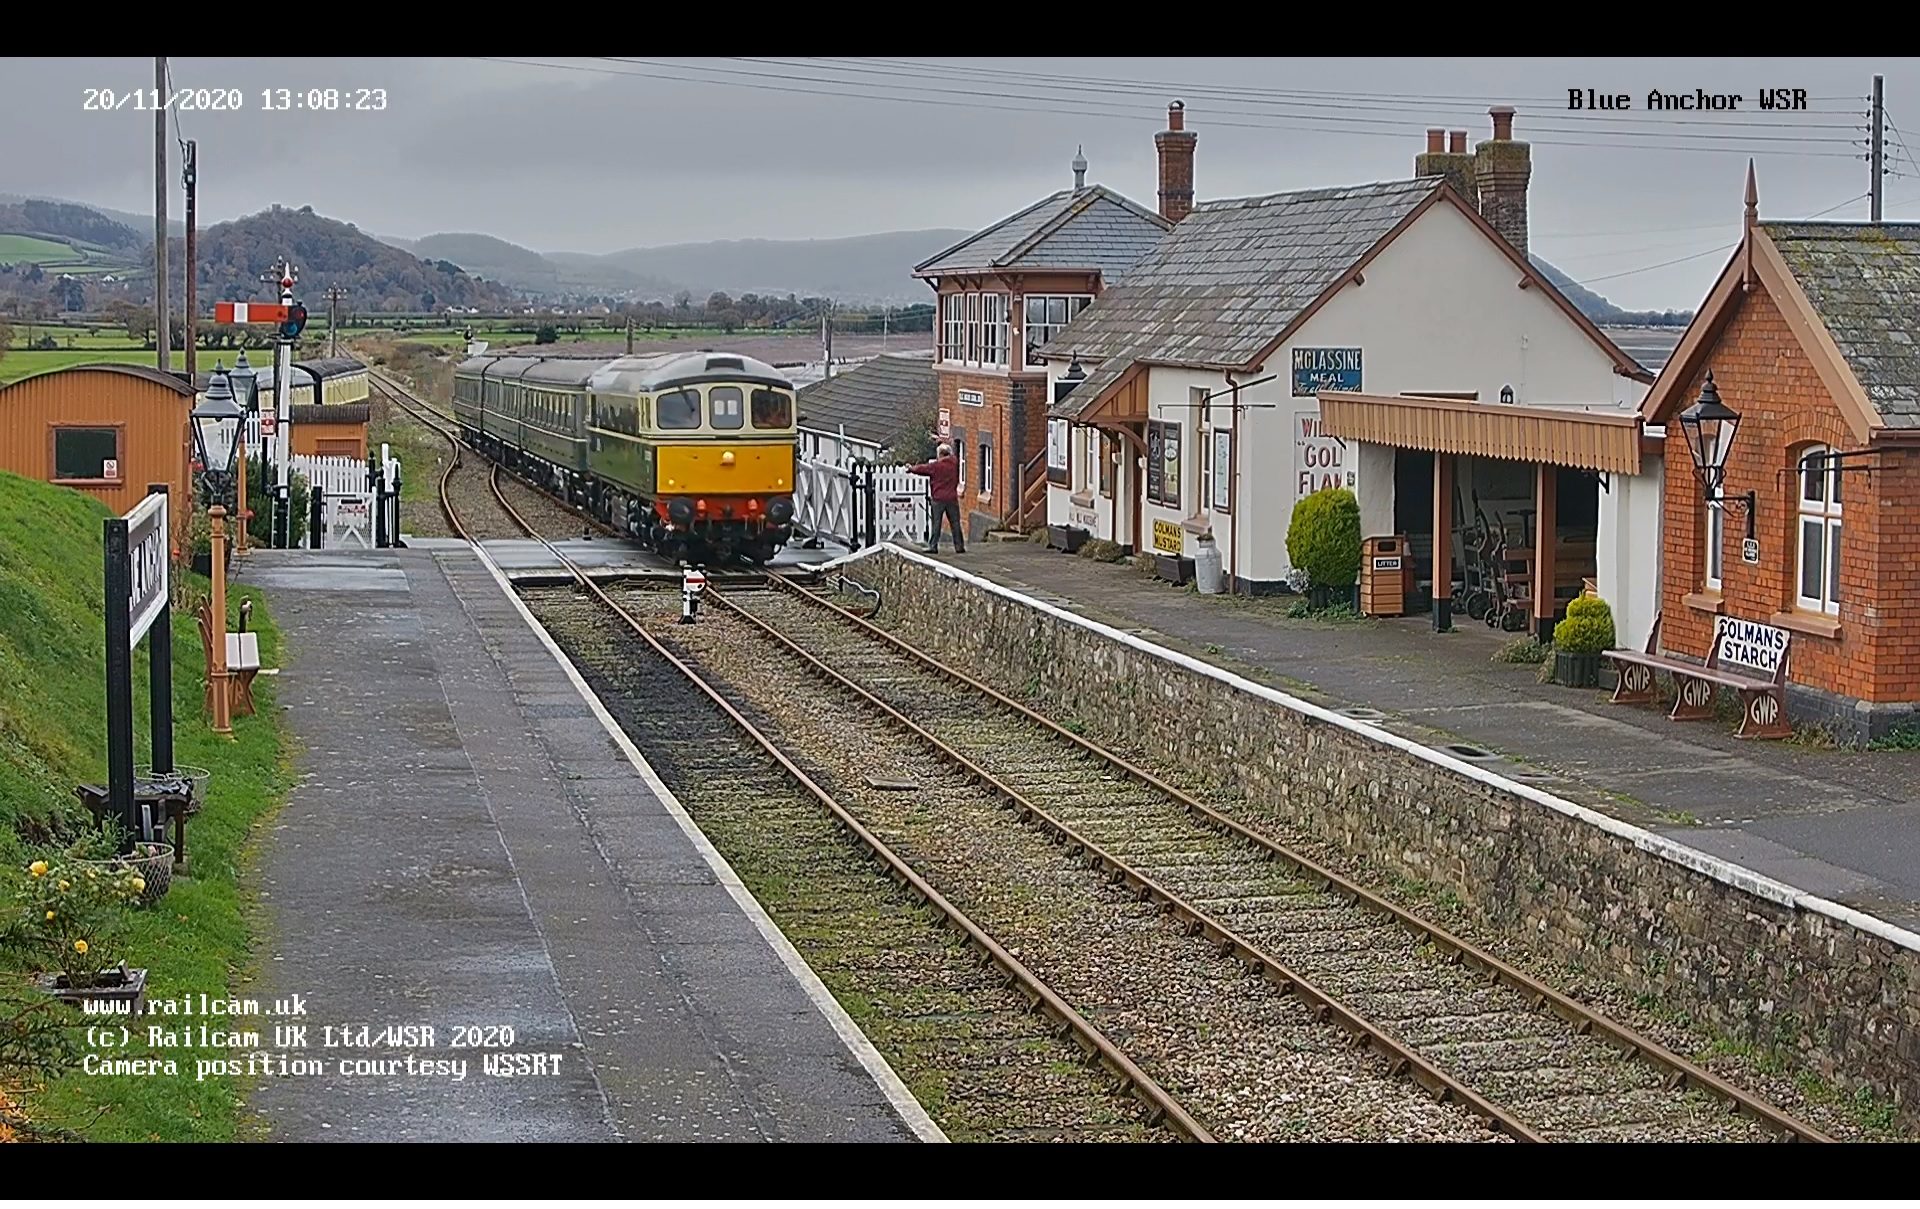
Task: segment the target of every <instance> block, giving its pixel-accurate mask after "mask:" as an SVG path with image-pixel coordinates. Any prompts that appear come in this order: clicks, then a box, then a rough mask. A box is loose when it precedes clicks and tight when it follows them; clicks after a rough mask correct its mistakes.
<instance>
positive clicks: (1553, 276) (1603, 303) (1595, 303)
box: [1527, 256, 1693, 327]
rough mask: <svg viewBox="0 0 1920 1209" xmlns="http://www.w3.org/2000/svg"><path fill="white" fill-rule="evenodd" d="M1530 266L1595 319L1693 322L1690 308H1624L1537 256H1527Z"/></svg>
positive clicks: (1649, 323)
mask: <svg viewBox="0 0 1920 1209" xmlns="http://www.w3.org/2000/svg"><path fill="white" fill-rule="evenodd" d="M1527 259H1528V260H1531V261H1532V262H1533V267H1534V268H1536V269H1539V270H1540V274H1541V276H1543V277H1545V278H1546V279H1547V280H1548V281H1551V282H1552V283H1553V284H1554V286H1555V287H1556V288H1557V289H1559V291H1560V292H1561V293H1562V294H1565V295H1566V296H1567V301H1569V302H1571V303H1573V305H1575V306H1577V307H1579V308H1580V313H1581V314H1583V315H1585V316H1586V317H1587V318H1589V319H1591V320H1593V321H1594V322H1595V323H1613V324H1619V325H1623V326H1632V325H1640V326H1645V327H1685V326H1686V325H1687V324H1689V323H1692V322H1693V312H1692V311H1628V310H1622V309H1621V308H1619V307H1617V306H1615V305H1613V304H1612V303H1611V302H1608V301H1607V300H1606V299H1605V298H1603V297H1602V296H1600V295H1599V294H1596V293H1594V292H1593V291H1592V290H1590V289H1588V288H1587V287H1585V286H1583V285H1581V284H1580V283H1579V282H1577V281H1575V280H1574V279H1573V278H1571V277H1569V276H1567V275H1566V274H1565V273H1562V272H1561V271H1560V270H1559V269H1556V268H1554V267H1553V266H1552V265H1550V264H1548V263H1547V262H1546V261H1544V260H1542V259H1540V258H1539V257H1538V256H1528V257H1527Z"/></svg>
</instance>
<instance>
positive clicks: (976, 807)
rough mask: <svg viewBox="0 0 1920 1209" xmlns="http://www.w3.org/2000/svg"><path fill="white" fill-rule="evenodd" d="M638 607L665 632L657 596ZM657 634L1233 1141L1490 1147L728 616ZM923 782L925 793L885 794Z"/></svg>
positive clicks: (1370, 1058) (1470, 1122)
mask: <svg viewBox="0 0 1920 1209" xmlns="http://www.w3.org/2000/svg"><path fill="white" fill-rule="evenodd" d="M633 607H634V609H635V611H636V615H637V616H642V618H643V620H645V619H646V614H647V613H648V612H651V614H653V615H654V616H656V617H658V618H659V620H661V621H662V622H663V623H664V622H665V621H666V620H667V615H666V614H665V610H663V609H662V608H661V606H660V603H659V602H658V601H657V600H654V601H651V602H649V601H648V600H647V599H646V597H644V596H641V595H638V594H636V595H635V596H634V597H633ZM659 636H660V637H661V638H662V640H663V641H666V642H668V643H669V644H670V645H671V646H674V647H676V648H677V653H680V654H682V657H684V658H687V659H688V660H689V662H692V663H694V664H695V665H696V666H698V667H700V668H701V670H702V674H705V675H709V676H711V677H712V678H714V679H716V680H717V681H719V682H721V683H722V684H723V685H724V687H723V689H722V691H724V692H729V693H730V694H734V695H735V696H737V701H736V704H738V705H740V706H741V707H743V712H748V713H749V716H752V717H754V718H755V722H756V724H757V725H760V726H762V728H763V729H764V730H766V731H767V733H768V734H769V735H770V736H776V737H777V738H776V741H778V742H780V743H781V744H782V746H783V748H784V749H785V750H787V751H788V752H789V754H790V755H791V756H792V757H793V758H794V759H795V760H796V761H797V762H799V763H800V764H801V765H802V766H803V767H806V768H807V769H808V772H809V774H810V775H814V776H816V777H817V779H819V780H820V781H821V783H822V784H824V785H827V786H828V787H829V788H830V791H831V792H833V793H834V794H835V796H836V797H837V798H839V800H840V801H841V802H842V803H843V804H844V805H845V806H846V807H847V808H848V809H849V810H851V811H852V812H853V813H854V814H856V815H857V816H858V817H860V818H861V820H862V822H863V823H865V824H866V825H867V826H869V827H871V828H873V829H874V830H875V831H876V832H877V833H878V834H879V835H880V836H881V838H882V839H883V840H885V842H887V843H888V844H889V845H890V846H893V847H894V848H895V850H896V851H898V852H900V853H901V854H902V855H903V856H904V857H905V858H906V859H908V860H910V861H911V862H912V863H913V865H914V867H915V868H916V869H917V870H919V871H920V873H921V874H922V876H924V877H926V878H927V879H928V880H929V881H930V882H932V883H933V884H934V885H935V886H936V887H938V888H939V889H940V890H941V892H942V893H944V894H946V895H947V896H948V897H949V898H951V899H953V900H954V901H955V902H956V903H957V904H958V905H959V906H960V907H961V908H962V909H964V910H965V911H967V912H968V913H969V914H970V915H972V916H973V917H974V919H975V920H976V921H978V922H979V923H980V924H981V925H982V926H983V927H985V928H987V930H988V931H990V932H991V933H993V935H994V936H995V937H996V938H997V939H999V941H1000V942H1001V943H1002V944H1004V945H1005V946H1006V947H1007V948H1008V949H1009V950H1010V951H1012V952H1013V953H1014V954H1015V955H1016V956H1018V957H1019V958H1020V960H1021V961H1023V962H1025V963H1027V964H1028V965H1029V966H1030V967H1032V968H1034V969H1035V970H1036V971H1037V972H1038V973H1040V975H1041V976H1042V977H1044V978H1045V979H1046V980H1047V981H1048V983H1049V984H1050V985H1052V986H1053V987H1054V989H1055V990H1056V991H1057V992H1059V993H1060V994H1061V995H1062V996H1063V997H1065V998H1066V999H1067V1001H1068V1002H1069V1003H1072V1004H1073V1005H1074V1006H1075V1007H1076V1008H1077V1009H1078V1010H1079V1011H1081V1012H1082V1013H1083V1014H1084V1015H1086V1016H1087V1017H1088V1018H1089V1019H1091V1020H1092V1021H1093V1022H1094V1023H1095V1024H1096V1025H1097V1026H1098V1027H1099V1028H1101V1029H1102V1030H1103V1031H1105V1032H1106V1033H1107V1034H1108V1035H1109V1036H1110V1037H1112V1038H1113V1039H1114V1040H1115V1041H1116V1042H1117V1043H1119V1044H1120V1045H1122V1046H1123V1048H1125V1049H1126V1051H1127V1052H1128V1055H1129V1056H1130V1057H1132V1058H1133V1059H1134V1061H1136V1062H1138V1063H1139V1064H1140V1065H1141V1066H1142V1067H1143V1068H1145V1069H1146V1070H1147V1071H1148V1073H1150V1074H1152V1075H1153V1076H1154V1077H1155V1078H1156V1079H1158V1080H1159V1081H1160V1082H1161V1084H1162V1085H1163V1086H1164V1087H1166V1088H1167V1089H1168V1091H1170V1092H1172V1093H1173V1094H1174V1095H1175V1096H1177V1097H1178V1098H1179V1099H1180V1100H1181V1101H1182V1102H1183V1103H1184V1104H1186V1105H1187V1107H1188V1109H1189V1110H1190V1111H1192V1112H1193V1113H1194V1114H1195V1115H1196V1116H1197V1117H1199V1118H1200V1119H1201V1120H1202V1121H1204V1122H1206V1123H1207V1124H1208V1126H1209V1127H1210V1128H1211V1129H1213V1130H1214V1132H1215V1133H1216V1134H1217V1135H1218V1136H1219V1137H1221V1138H1223V1139H1228V1140H1246V1141H1277V1140H1318V1141H1331V1140H1389V1139H1398V1140H1429V1141H1442V1140H1444V1141H1468V1140H1490V1139H1495V1138H1498V1137H1499V1136H1500V1135H1496V1134H1494V1133H1492V1132H1491V1131H1490V1130H1489V1129H1488V1128H1487V1127H1486V1125H1485V1124H1484V1123H1483V1122H1482V1121H1480V1120H1479V1119H1478V1118H1475V1117H1473V1116H1471V1115H1469V1114H1468V1113H1467V1112H1465V1111H1464V1110H1462V1109H1458V1108H1455V1107H1453V1106H1451V1105H1442V1104H1438V1103H1435V1102H1434V1101H1433V1100H1432V1099H1431V1098H1430V1097H1429V1096H1428V1095H1427V1094H1426V1093H1425V1092H1423V1091H1422V1090H1421V1089H1420V1088H1418V1087H1417V1086H1416V1085H1414V1084H1412V1083H1411V1082H1409V1081H1406V1080H1403V1079H1400V1078H1397V1077H1395V1076H1393V1075H1392V1074H1391V1073H1390V1072H1389V1071H1388V1068H1387V1064H1386V1062H1385V1061H1384V1060H1382V1059H1381V1058H1379V1057H1378V1056H1376V1055H1375V1054H1373V1053H1372V1052H1370V1051H1359V1050H1356V1049H1355V1048H1354V1046H1353V1045H1352V1043H1351V1040H1350V1038H1349V1036H1348V1034H1347V1033H1346V1032H1345V1031H1344V1030H1342V1029H1340V1028H1339V1027H1338V1026H1336V1025H1332V1024H1325V1023H1322V1022H1320V1021H1319V1020H1318V1019H1317V1018H1316V1017H1315V1015H1314V1013H1313V1012H1312V1010H1311V1009H1310V1008H1309V1007H1308V1005H1306V1004H1305V1003H1303V1002H1301V1001H1300V1000H1298V999H1296V998H1293V997H1290V996H1286V995H1284V994H1282V993H1280V991H1279V990H1278V989H1277V988H1275V987H1274V986H1273V985H1272V984H1270V983H1268V982H1267V981H1266V980H1265V979H1262V978H1258V977H1253V976H1250V975H1249V974H1248V973H1247V972H1246V970H1245V969H1244V968H1243V967H1242V966H1241V965H1239V964H1238V963H1237V962H1236V961H1234V960H1231V959H1229V958H1227V957H1223V956H1221V955H1220V954H1219V953H1218V952H1217V951H1216V950H1215V948H1214V947H1213V946H1212V945H1211V944H1210V943H1207V942H1205V941H1204V940H1203V939H1201V938H1199V937H1195V936H1190V935H1188V934H1187V932H1186V930H1185V929H1184V928H1183V927H1181V926H1178V925H1177V924H1175V923H1174V922H1173V921H1171V920H1170V919H1168V918H1167V917H1165V916H1164V915H1162V913H1161V911H1160V910H1159V908H1158V907H1157V906H1155V905H1153V904H1151V903H1147V902H1142V901H1139V900H1138V899H1136V898H1135V897H1133V896H1132V895H1130V894H1128V893H1126V892H1124V890H1123V888H1121V887H1117V886H1115V885H1113V884H1112V883H1110V882H1109V881H1108V880H1107V879H1106V878H1105V877H1104V876H1101V875H1099V874H1097V873H1095V872H1094V871H1093V870H1091V869H1089V868H1088V867H1087V866H1086V864H1085V863H1084V862H1082V861H1081V860H1078V859H1075V858H1074V857H1072V856H1070V855H1069V854H1068V853H1067V852H1066V851H1065V850H1064V849H1063V848H1060V847H1057V846H1055V845H1054V844H1052V843H1050V842H1049V841H1048V840H1047V838H1046V837H1045V836H1044V835H1043V834H1042V833H1040V832H1039V831H1037V830H1035V829H1032V828H1028V827H1023V826H1021V825H1019V824H1018V823H1017V822H1016V821H1015V820H1014V819H1013V817H1012V816H1011V814H1010V813H1009V812H1008V811H1006V810H1005V809H1004V807H1003V806H1002V804H1001V801H1000V799H999V797H998V795H996V794H994V793H993V792H991V791H990V790H987V789H986V788H984V787H980V786H975V785H972V784H969V783H968V781H967V780H966V778H965V777H964V776H963V775H962V774H959V773H957V772H956V771H955V770H954V769H953V768H952V767H951V766H950V765H948V764H947V763H946V762H945V761H944V760H943V759H941V758H939V757H937V756H935V755H934V754H933V753H932V752H931V750H930V749H928V748H927V747H926V746H925V745H924V744H923V743H921V742H920V741H919V740H917V739H912V738H909V737H905V736H903V735H901V734H899V733H897V732H896V731H894V730H893V729H892V728H891V727H889V726H888V725H887V724H886V723H885V721H884V720H883V719H881V718H877V717H875V716H874V713H873V711H872V709H871V707H869V706H866V705H865V704H864V703H859V702H857V701H856V700H855V699H853V698H852V697H851V696H850V695H846V694H844V693H843V692H842V691H840V690H829V689H826V688H823V687H822V686H821V685H820V684H819V683H818V682H817V681H816V680H815V679H814V677H813V676H812V675H811V674H809V673H808V672H806V671H804V670H802V669H801V668H799V667H797V666H794V664H793V662H792V661H790V660H786V659H782V658H780V657H778V656H770V652H769V651H768V649H767V645H766V640H765V639H764V638H763V637H761V636H759V635H758V634H757V632H755V631H752V630H750V629H749V628H748V627H747V626H746V625H745V623H742V622H739V621H736V620H734V619H731V618H728V617H726V616H724V615H723V614H719V613H716V614H714V615H712V617H711V618H710V619H709V620H707V621H705V622H703V623H702V624H701V625H699V626H693V627H674V626H671V625H669V624H662V625H661V626H660V630H659ZM897 778H908V779H911V780H914V781H916V782H917V783H918V785H919V788H918V789H917V790H916V791H914V792H909V793H901V792H891V791H887V790H884V789H880V788H876V787H875V785H874V783H873V781H874V780H875V779H880V780H887V779H897Z"/></svg>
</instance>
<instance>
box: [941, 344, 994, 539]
mask: <svg viewBox="0 0 1920 1209" xmlns="http://www.w3.org/2000/svg"><path fill="white" fill-rule="evenodd" d="M1010 381H1011V379H1009V378H1008V377H1006V376H1005V375H1004V374H970V373H966V372H964V371H955V372H951V373H948V372H942V373H941V374H940V406H941V407H944V408H946V409H947V414H948V415H950V416H951V417H952V418H953V432H954V436H955V438H956V439H959V438H961V437H962V436H964V438H965V440H966V445H965V446H964V448H957V449H955V450H954V451H953V452H954V455H955V456H956V457H958V456H962V455H964V456H965V457H966V459H967V489H966V491H965V492H964V493H963V494H962V496H961V500H960V502H961V505H962V506H963V508H967V509H976V510H979V511H982V512H994V513H998V512H1000V511H1002V510H1004V509H1005V508H1006V506H1007V505H1008V503H1009V500H1008V498H1007V495H1006V493H1005V491H1004V490H1003V489H1002V487H1001V483H1004V482H1007V481H1010V479H1011V473H1010V472H1009V471H1008V469H1007V449H1008V442H1007V433H1008V419H1009V416H1008V411H1007V387H1008V384H1009V383H1010ZM963 390H977V391H979V392H980V394H981V395H982V396H983V397H984V398H985V400H986V402H984V403H982V404H981V405H980V406H978V407H975V406H974V405H973V404H971V403H962V402H960V392H961V391H963ZM982 434H985V435H988V436H991V437H992V438H993V472H994V478H996V479H997V480H1000V481H999V482H996V483H991V484H989V483H982V482H981V481H980V437H981V435H982ZM983 496H985V497H988V498H986V499H984V500H983V499H982V497H983Z"/></svg>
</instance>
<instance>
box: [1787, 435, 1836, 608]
mask: <svg viewBox="0 0 1920 1209" xmlns="http://www.w3.org/2000/svg"><path fill="white" fill-rule="evenodd" d="M1799 481H1800V539H1799V542H1798V546H1799V550H1798V554H1799V557H1798V560H1797V565H1796V567H1795V570H1796V572H1797V573H1796V575H1795V576H1794V589H1793V591H1794V603H1795V604H1796V605H1798V606H1799V607H1800V608H1802V609H1806V610H1807V611H1808V612H1814V613H1830V614H1836V615H1837V614H1838V613H1839V612H1840V464H1839V462H1838V460H1837V454H1836V451H1835V450H1833V449H1832V448H1830V447H1829V446H1826V445H1815V446H1813V447H1812V448H1810V449H1807V450H1805V451H1803V452H1802V453H1801V455H1800V475H1799Z"/></svg>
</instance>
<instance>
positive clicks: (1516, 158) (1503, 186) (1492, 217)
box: [1473, 105, 1533, 256]
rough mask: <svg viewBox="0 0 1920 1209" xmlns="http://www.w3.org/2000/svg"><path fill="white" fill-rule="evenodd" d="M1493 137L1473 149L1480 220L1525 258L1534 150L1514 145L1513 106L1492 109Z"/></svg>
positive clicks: (1490, 114) (1498, 106)
mask: <svg viewBox="0 0 1920 1209" xmlns="http://www.w3.org/2000/svg"><path fill="white" fill-rule="evenodd" d="M1487 113H1488V115H1489V116H1490V117H1492V118H1493V137H1492V138H1490V139H1488V140H1487V141H1486V142H1484V143H1481V144H1480V145H1479V146H1478V147H1477V148H1475V149H1474V169H1473V175H1474V181H1475V183H1476V184H1477V185H1478V186H1479V189H1480V195H1479V203H1480V217H1482V218H1484V219H1486V220H1487V222H1488V223H1490V224H1492V226H1493V229H1494V230H1496V231H1498V232H1500V234H1501V235H1503V236H1505V237H1506V240H1507V242H1508V243H1510V244H1512V245H1513V246H1514V247H1515V248H1516V249H1517V250H1518V251H1519V253H1520V254H1521V255H1522V256H1525V255H1526V254H1527V182H1528V180H1530V179H1531V178H1532V176H1533V149H1532V148H1531V147H1529V146H1527V144H1525V143H1516V142H1514V141H1513V106H1511V105H1495V106H1494V107H1493V108H1492V109H1490V110H1488V111H1487Z"/></svg>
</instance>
